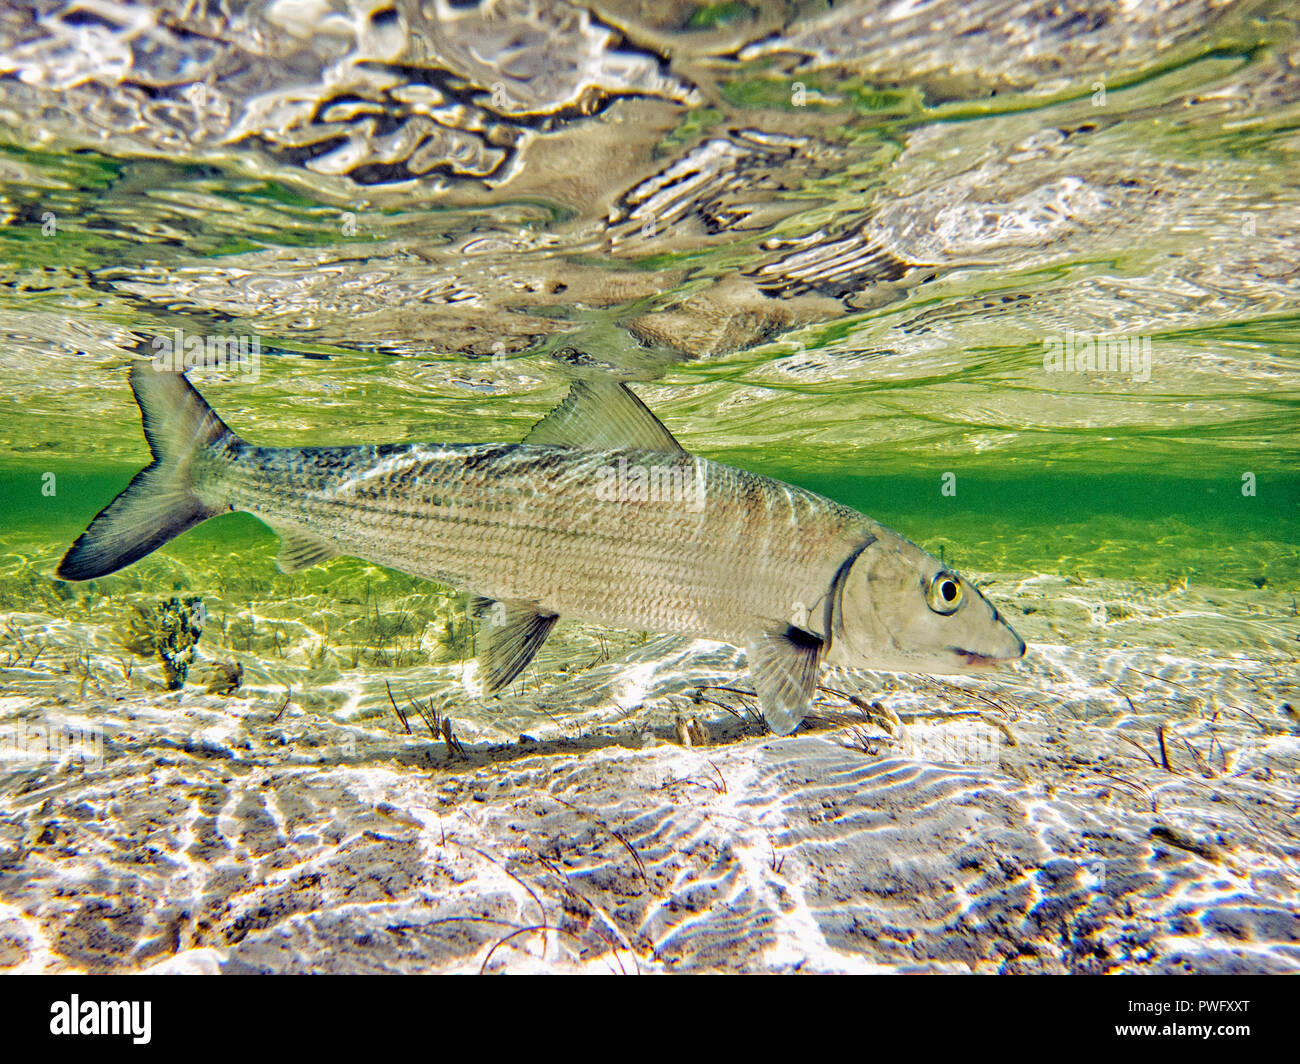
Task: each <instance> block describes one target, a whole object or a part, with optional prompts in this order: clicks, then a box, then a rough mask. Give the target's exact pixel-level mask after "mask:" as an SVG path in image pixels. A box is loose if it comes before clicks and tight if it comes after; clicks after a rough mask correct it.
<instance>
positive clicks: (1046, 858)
mask: <svg viewBox="0 0 1300 1064" xmlns="http://www.w3.org/2000/svg"><path fill="white" fill-rule="evenodd" d="M987 584H988V587H989V593H990V595H991V596H992V597H994V598H995V599H997V600H998V601H1000V602H1010V603H1014V604H1015V606H1014V608H1013V609H1012V610H1011V611H1010V615H1011V616H1013V617H1015V620H1014V621H1013V623H1014V624H1015V626H1016V627H1017V629H1018V630H1019V631H1020V632H1021V634H1022V635H1024V636H1025V637H1026V638H1027V639H1028V640H1029V641H1030V643H1031V650H1030V653H1029V655H1028V657H1027V658H1026V659H1025V660H1024V661H1023V662H1021V663H1020V664H1019V665H1018V666H1017V667H1016V668H1015V669H1014V670H1007V671H1003V672H998V673H991V674H989V675H988V676H987V677H980V678H978V679H973V678H969V677H962V678H949V679H940V678H928V677H909V676H896V675H892V674H885V673H850V672H844V671H838V670H833V671H831V672H828V673H827V675H826V676H825V677H824V680H823V691H822V694H821V697H820V698H819V701H818V704H817V707H816V711H815V712H816V716H815V717H814V718H812V719H811V720H810V721H809V724H808V726H807V728H806V729H801V731H800V732H799V733H797V734H796V735H795V736H793V737H790V738H786V739H776V738H773V737H772V736H770V735H764V734H763V731H762V728H761V726H760V725H758V724H757V723H756V722H755V719H754V713H753V704H752V699H750V698H748V697H747V696H746V695H745V694H744V693H743V692H744V691H745V690H746V688H747V686H748V684H747V680H746V677H745V675H744V673H743V657H742V655H741V654H740V652H739V651H736V650H735V649H733V648H731V647H727V646H723V645H720V644H715V643H706V642H699V641H690V640H683V639H680V638H672V637H662V638H651V639H649V640H647V641H645V642H640V643H638V642H635V641H629V642H628V644H627V645H619V646H617V647H615V648H614V650H613V651H612V652H608V653H607V654H606V655H602V657H605V658H607V660H601V661H599V662H598V663H597V664H594V665H592V666H591V667H589V668H583V669H577V670H570V672H569V673H568V674H565V675H559V674H554V673H552V674H550V675H542V676H541V677H540V681H541V682H540V683H532V684H529V685H526V686H525V687H523V688H522V689H517V690H515V691H513V692H511V693H510V694H508V695H507V696H505V697H502V698H500V699H497V700H493V701H492V702H489V703H477V702H474V701H473V700H471V699H468V698H466V699H465V700H462V702H461V703H458V704H457V705H456V706H455V708H447V706H448V703H446V702H445V701H444V703H443V709H444V712H446V713H448V714H450V715H452V716H453V717H454V726H455V734H456V735H457V736H458V738H459V741H460V744H461V749H459V750H457V749H455V748H454V747H453V748H451V749H449V748H448V745H447V744H446V742H445V741H444V740H443V739H441V738H438V739H434V738H433V737H431V735H430V734H429V731H428V727H427V722H426V721H425V720H424V719H423V718H421V717H420V716H419V715H418V714H417V713H416V712H415V711H414V709H413V708H411V706H412V703H410V701H409V697H410V696H411V695H412V694H418V693H419V692H417V691H412V689H411V682H412V681H411V677H410V676H408V675H406V674H402V675H403V678H402V679H401V680H400V682H393V681H392V680H391V679H390V680H389V684H388V687H387V688H385V686H384V683H385V676H384V674H383V673H382V672H381V671H379V670H371V671H370V672H368V673H364V674H362V673H357V674H355V675H354V674H346V673H345V674H340V675H338V676H336V677H335V678H334V680H333V681H332V687H330V690H331V691H332V692H333V695H332V697H330V698H324V697H315V696H313V695H312V692H311V691H309V690H308V689H307V688H305V687H300V688H299V689H298V692H297V694H295V693H294V692H293V691H292V690H288V689H286V690H288V693H286V691H285V690H280V691H277V689H276V688H275V687H274V686H272V685H269V684H260V683H259V681H258V679H257V677H258V675H259V674H258V672H257V669H256V668H255V667H254V666H255V664H256V663H255V662H253V661H252V660H251V659H250V663H249V664H250V667H249V674H248V675H249V679H248V681H247V682H246V685H245V686H243V687H241V688H239V689H238V690H236V691H235V693H234V694H233V695H231V696H222V695H218V694H209V693H206V692H205V690H204V687H203V686H202V685H201V684H190V685H187V686H186V687H185V688H184V689H183V690H181V691H176V692H164V691H162V690H161V688H160V685H159V684H158V683H157V682H156V681H157V679H158V678H159V675H160V673H159V670H158V669H157V668H151V667H147V666H145V665H141V666H140V667H138V668H134V669H128V668H123V669H122V670H121V671H120V673H118V674H115V673H114V672H113V671H112V670H111V669H109V668H107V667H105V668H104V669H102V670H98V671H94V670H93V669H92V671H91V674H90V676H89V677H88V676H87V675H86V671H85V670H80V671H79V666H78V665H77V664H76V662H77V661H79V660H80V659H79V658H78V657H77V655H79V654H82V653H89V654H90V657H89V658H88V659H87V660H88V661H90V662H91V664H92V666H93V663H94V659H95V655H96V654H104V655H107V651H106V650H105V646H106V642H105V640H106V638H107V637H106V636H104V635H103V633H102V632H98V631H95V630H94V629H93V626H89V627H87V626H86V625H83V624H74V623H72V622H69V621H67V620H66V619H64V618H59V617H57V616H53V615H47V614H40V613H31V614H19V613H12V614H10V615H9V616H8V617H7V621H6V624H5V627H6V633H7V634H6V635H5V637H4V641H3V643H0V661H7V663H8V667H7V668H5V669H4V671H3V673H0V679H2V686H0V738H3V737H7V738H6V742H7V744H8V745H7V746H5V747H4V754H5V758H6V760H5V761H4V762H3V763H2V764H0V769H3V774H2V775H0V970H4V971H10V972H64V971H88V972H132V971H142V970H152V971H166V972H184V971H202V972H230V973H234V972H306V971H318V972H319V971H328V972H382V971H389V972H427V971H463V972H478V971H483V970H486V971H558V972H571V971H594V972H629V973H630V972H668V971H717V970H724V971H751V972H756V971H817V972H884V971H922V972H924V971H936V972H1092V973H1097V972H1300V834H1298V829H1297V827H1296V825H1297V822H1298V821H1300V816H1298V815H1297V814H1298V813H1300V726H1298V725H1297V717H1296V713H1295V709H1294V708H1292V707H1295V706H1297V705H1300V691H1298V690H1297V680H1298V678H1300V670H1298V669H1297V667H1296V659H1297V647H1300V643H1297V637H1298V636H1300V617H1297V615H1296V606H1295V603H1294V602H1293V601H1291V599H1290V596H1289V595H1284V594H1279V593H1276V592H1273V591H1271V590H1269V589H1267V588H1265V589H1260V590H1247V591H1242V590H1219V589H1211V588H1204V587H1197V586H1192V587H1182V586H1171V587H1160V588H1156V587H1147V586H1140V585H1133V584H1121V583H1118V582H1114V581H1104V580H1093V581H1089V580H1082V579H1077V578H1075V579H1062V578H1060V577H1048V576H1025V577H1013V576H1000V577H993V578H989V579H988V581H987ZM1017 615H1018V616H1017ZM37 633H39V635H37ZM557 635H559V636H560V639H559V640H558V642H557V648H556V649H555V651H554V652H553V654H552V657H553V658H554V657H555V656H556V655H560V656H563V654H564V653H565V648H566V647H570V648H571V647H572V646H575V645H580V646H586V645H589V644H590V641H591V640H592V639H595V638H598V637H597V636H594V635H593V634H592V633H591V632H590V631H588V630H578V629H577V628H576V626H575V627H574V630H573V631H571V632H570V633H569V634H567V635H565V634H564V632H563V629H562V630H561V631H560V632H557ZM202 646H203V643H202V642H200V647H202ZM37 647H43V648H44V649H42V650H40V651H39V654H38V656H37V657H36V659H35V660H34V661H32V662H30V663H29V661H28V655H29V654H35V653H37V651H36V650H35V649H33V648H37ZM550 649H551V648H550V647H549V646H548V650H550ZM606 650H607V651H609V647H608V646H607V647H606ZM119 653H120V652H119ZM219 656H220V655H214V657H219ZM435 671H436V672H437V670H435ZM451 671H454V668H453V667H451V666H447V667H444V668H442V669H441V671H440V672H437V674H438V676H441V677H442V679H441V680H439V681H438V682H440V683H442V684H443V685H444V687H445V686H447V685H448V684H449V683H450V682H451V681H450V680H449V679H448V676H449V675H450V672H451ZM115 675H117V677H118V678H117V679H116V680H115V679H114V676H115ZM419 675H421V676H424V677H425V678H426V680H427V681H428V683H430V684H432V683H433V682H434V681H433V673H428V674H425V673H420V674H419ZM326 686H329V685H326ZM388 690H393V692H394V701H395V702H396V703H397V704H398V705H402V703H403V702H405V704H406V708H405V709H404V712H405V714H406V717H407V725H409V727H410V728H411V732H410V734H408V733H407V732H406V730H405V726H404V725H403V724H402V723H401V722H400V721H399V718H398V715H397V714H396V713H394V712H393V711H392V706H391V705H390V704H389V703H388ZM426 690H427V688H426ZM849 696H852V697H849ZM427 705H432V703H428V704H427ZM873 707H874V708H873ZM692 719H693V720H695V721H696V724H697V726H696V727H694V728H690V727H687V725H688V724H689V721H690V720H692ZM700 726H702V727H700ZM22 736H25V737H26V738H21V737H22ZM42 736H43V737H44V738H42ZM51 737H56V738H53V739H52V738H51ZM57 737H61V738H57ZM42 742H44V743H45V744H46V747H45V748H44V752H42V749H41V748H40V744H41V743H42ZM687 743H689V745H687ZM24 744H25V745H24ZM51 746H52V747H53V749H52V750H51V749H50V747H51Z"/></svg>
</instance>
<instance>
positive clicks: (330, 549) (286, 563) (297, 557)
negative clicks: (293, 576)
mask: <svg viewBox="0 0 1300 1064" xmlns="http://www.w3.org/2000/svg"><path fill="white" fill-rule="evenodd" d="M271 528H272V529H273V530H274V532H275V534H276V535H277V536H279V537H280V553H279V554H277V555H276V556H275V564H276V565H277V566H278V567H279V569H280V572H282V573H296V572H297V571H298V570H299V569H307V568H310V567H311V566H313V565H318V564H320V563H321V562H326V561H329V560H330V559H331V558H337V557H338V555H339V549H338V548H337V547H336V546H334V544H332V543H327V542H325V540H323V539H319V538H318V537H316V536H313V535H312V534H311V533H310V532H304V531H302V530H301V529H297V528H288V527H286V526H282V525H272V526H271Z"/></svg>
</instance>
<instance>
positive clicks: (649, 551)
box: [57, 361, 1025, 735]
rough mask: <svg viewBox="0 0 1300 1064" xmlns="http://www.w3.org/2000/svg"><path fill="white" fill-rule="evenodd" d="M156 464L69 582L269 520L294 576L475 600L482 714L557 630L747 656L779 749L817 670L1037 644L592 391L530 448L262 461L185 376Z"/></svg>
mask: <svg viewBox="0 0 1300 1064" xmlns="http://www.w3.org/2000/svg"><path fill="white" fill-rule="evenodd" d="M130 381H131V388H132V390H133V391H134V393H135V398H136V402H137V403H138V404H139V407H140V412H141V417H142V420H143V424H144V433H145V437H146V438H147V440H148V442H149V447H150V449H151V450H152V452H153V462H152V463H151V464H150V465H149V466H148V467H147V468H145V469H144V470H142V471H141V472H140V473H139V474H137V475H136V477H135V479H134V480H132V481H131V483H130V485H129V486H128V487H127V488H126V490H125V491H123V492H122V494H121V495H119V496H118V497H117V498H116V499H114V500H113V501H112V502H111V503H110V504H109V505H108V506H107V507H106V508H105V509H104V510H103V511H102V512H101V513H100V514H99V515H98V516H97V517H96V518H95V519H94V520H93V521H92V522H91V524H90V526H89V527H88V528H87V529H86V531H85V532H84V533H83V534H82V535H81V537H80V538H79V539H78V540H77V541H76V543H74V544H73V545H72V548H71V549H70V550H69V551H68V553H67V555H66V556H65V557H64V558H63V560H62V562H60V564H59V567H58V570H57V575H58V576H59V577H61V578H63V579H65V580H89V579H93V578H94V577H98V576H103V575H105V574H107V573H112V572H115V571H116V570H118V569H121V568H123V567H124V566H127V565H130V564H131V563H132V562H135V561H137V560H139V559H140V558H143V557H144V556H145V555H146V554H149V553H150V552H151V551H153V550H156V549H157V548H158V547H160V546H162V545H163V544H164V543H166V542H167V541H168V540H170V539H171V538H173V537H174V536H177V535H180V533H182V532H184V531H185V530H186V529H189V528H192V527H193V526H195V525H197V524H199V523H200V522H202V521H206V520H207V519H208V518H210V517H215V516H217V515H218V514H223V513H227V512H229V511H232V510H243V511H245V512H247V513H251V514H254V515H256V516H257V517H258V518H260V519H261V520H262V521H264V522H265V523H266V524H267V525H269V526H270V527H271V528H272V529H273V530H274V531H275V532H277V533H278V534H279V536H280V539H281V550H280V554H279V558H278V562H279V564H280V567H281V568H282V569H283V570H285V571H286V572H292V571H295V570H298V569H302V568H305V567H306V566H309V565H314V564H316V563H318V562H322V561H325V560H327V559H329V558H332V557H335V556H336V555H340V554H348V555H353V556H355V557H359V558H364V559H367V560H369V561H373V562H377V563H379V564H381V565H386V566H389V567H391V568H394V569H399V570H401V571H402V572H406V573H411V574H413V575H415V576H419V577H424V578H426V579H429V580H436V581H438V582H439V583H442V584H446V585H449V586H451V587H454V588H457V589H461V590H464V591H468V592H470V593H471V596H472V598H471V602H472V608H473V610H474V612H475V613H476V614H477V615H478V616H479V617H480V618H481V619H482V621H483V625H484V627H483V629H482V633H481V634H483V635H485V636H486V638H485V639H484V640H483V641H482V642H483V643H484V646H483V649H482V651H481V653H480V655H479V671H480V676H481V680H482V687H483V691H484V693H485V694H491V693H493V692H496V691H499V690H501V689H502V688H503V687H505V685H506V684H508V683H509V682H510V681H511V680H512V679H514V677H516V676H517V675H518V674H519V673H520V671H522V670H523V668H524V667H525V666H526V665H527V664H528V662H529V661H530V660H531V659H532V657H533V655H535V654H536V653H537V651H538V649H539V648H540V647H541V645H542V643H543V642H544V641H545V640H546V637H547V635H548V634H549V633H550V631H551V628H552V627H553V626H554V624H555V622H556V620H558V619H559V618H560V617H568V618H573V619H577V620H583V621H588V622H592V623H596V624H601V625H606V626H610V627H619V628H639V629H645V630H648V631H655V632H681V633H686V634H691V635H697V636H703V637H707V638H711V639H717V640H720V641H724V642H728V643H732V644H734V645H736V646H740V647H744V648H745V649H746V651H747V655H748V664H749V672H750V675H751V677H752V679H753V682H754V685H755V688H756V691H757V694H758V699H759V702H760V704H761V705H762V707H763V712H764V715H765V717H766V719H767V722H768V725H769V726H770V727H771V729H772V731H773V732H775V733H777V734H778V735H787V734H789V733H790V732H792V731H794V729H795V728H796V727H797V726H798V724H799V722H800V721H801V720H802V719H803V717H804V715H805V714H806V713H807V712H808V708H809V706H810V705H811V702H812V698H813V694H814V691H815V688H816V685H817V679H818V676H819V674H820V672H821V669H822V666H823V665H824V664H833V665H845V666H850V667H854V668H870V669H887V670H894V671H903V672H926V673H957V672H965V671H968V670H972V669H977V668H983V667H986V666H990V665H995V664H997V663H999V662H1003V661H1009V660H1013V659H1016V658H1020V657H1022V656H1023V655H1024V652H1025V644H1024V642H1023V641H1022V640H1021V639H1020V638H1019V636H1017V635H1016V633H1015V632H1013V631H1012V630H1011V628H1010V627H1009V626H1008V625H1007V624H1006V622H1005V621H1003V620H1002V618H1001V617H1000V616H999V614H998V611H997V610H996V609H994V607H993V606H992V604H990V603H989V602H988V600H987V599H985V598H984V596H983V595H982V594H980V592H979V591H978V590H977V589H976V588H975V587H974V586H973V585H972V584H971V583H970V582H969V581H967V580H966V579H965V578H964V577H961V576H959V575H958V574H957V573H955V572H952V571H951V570H950V569H948V568H946V567H945V566H944V565H942V564H941V563H940V562H939V560H938V559H936V558H934V557H932V556H931V555H929V554H927V553H926V552H925V551H923V550H921V549H920V548H919V547H917V546H916V545H915V544H913V543H910V542H909V541H908V540H906V539H904V538H903V537H902V536H899V535H898V534H897V533H895V532H891V531H890V530H889V529H887V528H885V527H884V526H882V525H880V524H877V523H876V522H875V521H872V520H871V519H870V518H868V517H865V516H863V515H862V514H860V513H858V512H857V511H855V510H851V509H849V508H848V507H846V506H842V505H840V504H839V503H837V502H833V501H832V500H830V499H826V498H823V497H822V496H820V495H815V494H813V493H812V492H809V491H804V490H803V489H801V488H797V487H794V486H792V485H790V484H784V483H782V482H781V481H778V480H772V479H771V478H769V477H764V476H758V475H756V474H753V473H747V472H745V471H744V470H741V469H734V468H732V467H730V466H725V465H721V464H719V463H717V462H711V461H708V460H707V459H704V458H699V457H696V456H693V455H690V454H688V453H687V452H686V451H685V450H683V449H682V447H681V445H680V444H678V442H677V441H676V440H675V439H673V437H672V435H671V433H669V431H668V430H667V429H666V428H665V427H664V426H663V424H662V423H661V422H660V421H659V420H658V419H657V418H656V417H655V416H654V415H653V414H652V413H651V412H650V411H649V410H648V409H647V408H646V407H645V405H644V404H643V403H642V402H641V401H640V400H639V399H638V398H637V397H636V396H635V395H634V394H633V392H632V391H631V390H630V389H628V388H627V387H626V386H625V385H623V384H620V383H615V382H610V381H579V382H577V383H575V384H574V385H573V386H572V388H571V390H570V392H569V394H568V396H567V397H566V398H565V400H564V401H563V402H562V403H561V404H560V405H559V406H558V407H556V409H555V410H554V411H552V412H551V413H550V414H549V415H548V416H547V417H546V418H544V419H543V420H542V421H541V422H539V423H538V425H537V426H536V427H535V428H534V429H533V430H532V432H531V433H529V435H528V436H527V437H526V438H525V440H524V441H523V442H522V443H514V444H511V443H488V444H445V445H439V444H381V445H377V446H363V447H257V446H254V445H253V444H250V443H246V442H245V441H244V440H242V439H240V438H239V437H238V436H237V435H235V434H234V433H233V432H231V431H230V429H229V428H227V427H226V425H225V424H224V423H223V422H222V420H221V419H220V418H219V417H218V416H217V415H216V414H215V413H214V412H213V411H212V409H211V408H210V407H209V406H208V404H207V403H206V402H205V401H204V400H203V397H202V396H201V395H199V393H198V392H197V391H195V389H194V388H193V386H192V385H191V384H190V383H189V381H188V380H186V379H185V377H184V376H182V375H180V374H177V373H172V372H166V371H163V370H160V369H158V368H157V367H156V366H154V365H152V364H151V363H148V362H145V361H140V362H137V363H136V364H135V365H134V366H132V368H131V373H130Z"/></svg>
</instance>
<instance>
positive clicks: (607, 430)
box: [524, 380, 686, 454]
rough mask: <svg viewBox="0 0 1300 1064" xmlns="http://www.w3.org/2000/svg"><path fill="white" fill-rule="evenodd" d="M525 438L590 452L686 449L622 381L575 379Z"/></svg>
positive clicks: (526, 441) (678, 450)
mask: <svg viewBox="0 0 1300 1064" xmlns="http://www.w3.org/2000/svg"><path fill="white" fill-rule="evenodd" d="M524 443H537V444H550V445H551V446H555V447H581V448H583V449H584V450H589V451H617V450H621V449H623V448H637V449H640V450H643V451H663V452H665V453H668V454H685V453H686V452H685V448H683V447H682V445H681V444H680V443H678V442H677V441H676V440H675V439H673V434H672V433H671V432H669V431H668V430H667V429H666V428H664V426H663V422H661V421H660V420H659V419H658V418H657V417H655V416H654V414H652V413H651V412H650V410H649V408H648V407H647V406H646V405H645V403H643V402H641V400H640V399H638V398H637V397H636V396H635V395H633V394H632V392H631V391H630V390H629V389H628V387H627V386H626V385H625V384H622V383H620V382H618V381H609V380H604V381H600V380H598V381H585V380H580V381H574V382H573V387H571V388H570V389H569V394H568V395H566V396H565V397H564V401H563V402H562V403H560V405H559V406H557V407H556V408H555V409H554V410H552V411H551V412H550V413H549V414H547V415H546V417H544V418H542V420H541V421H539V422H538V423H537V424H536V425H534V426H533V430H532V432H530V433H529V434H528V435H527V436H525V437H524Z"/></svg>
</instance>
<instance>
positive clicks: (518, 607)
mask: <svg viewBox="0 0 1300 1064" xmlns="http://www.w3.org/2000/svg"><path fill="white" fill-rule="evenodd" d="M470 615H471V616H472V617H474V619H475V622H476V626H477V629H478V630H477V634H476V639H477V641H478V646H479V652H478V663H479V674H480V676H481V678H482V683H483V693H484V694H485V695H490V694H495V693H496V692H497V691H499V690H501V688H503V687H505V686H506V684H508V683H509V682H510V681H511V680H513V679H514V678H515V677H516V676H518V675H519V674H520V673H521V672H523V671H524V669H525V668H526V667H527V665H528V663H529V662H530V661H532V660H533V656H534V655H535V654H536V653H537V652H538V651H539V650H541V648H542V644H543V643H545V642H546V637H547V636H548V635H550V634H551V629H552V628H553V627H555V622H556V621H558V620H559V617H557V616H556V615H555V614H553V613H550V614H546V613H539V612H538V611H537V608H536V607H535V606H533V605H532V604H531V603H526V602H498V601H496V600H494V599H489V598H482V597H480V596H478V595H474V596H472V597H471V598H470Z"/></svg>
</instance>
